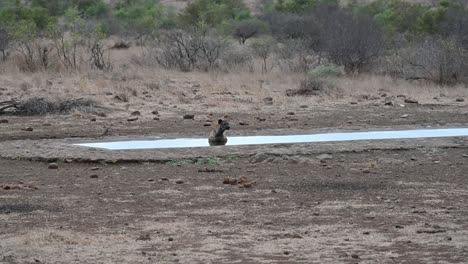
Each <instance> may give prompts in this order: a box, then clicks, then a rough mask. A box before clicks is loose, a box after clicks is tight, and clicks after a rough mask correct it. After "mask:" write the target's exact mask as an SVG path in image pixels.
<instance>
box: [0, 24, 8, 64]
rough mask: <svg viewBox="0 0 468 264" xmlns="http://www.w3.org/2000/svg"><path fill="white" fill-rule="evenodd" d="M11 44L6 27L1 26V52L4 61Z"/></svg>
mask: <svg viewBox="0 0 468 264" xmlns="http://www.w3.org/2000/svg"><path fill="white" fill-rule="evenodd" d="M9 44H10V36H9V35H8V31H7V30H6V29H5V28H0V52H1V53H2V61H5V60H6V57H7V55H6V51H7V49H8V46H9Z"/></svg>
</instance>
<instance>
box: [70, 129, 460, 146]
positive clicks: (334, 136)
mask: <svg viewBox="0 0 468 264" xmlns="http://www.w3.org/2000/svg"><path fill="white" fill-rule="evenodd" d="M462 136H468V128H447V129H415V130H394V131H370V132H341V133H323V134H308V135H283V136H246V137H228V142H227V144H226V145H230V146H235V145H237V146H239V145H263V144H291V143H311V142H333V141H353V140H379V139H410V138H438V137H462ZM75 145H78V146H84V147H93V148H103V149H109V150H126V149H165V148H193V147H209V146H210V145H209V144H208V139H207V138H175V139H153V140H129V141H113V142H96V143H83V144H75Z"/></svg>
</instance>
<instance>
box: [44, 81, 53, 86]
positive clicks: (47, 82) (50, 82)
mask: <svg viewBox="0 0 468 264" xmlns="http://www.w3.org/2000/svg"><path fill="white" fill-rule="evenodd" d="M46 84H47V86H52V85H53V84H54V83H53V82H52V81H50V80H47V81H46Z"/></svg>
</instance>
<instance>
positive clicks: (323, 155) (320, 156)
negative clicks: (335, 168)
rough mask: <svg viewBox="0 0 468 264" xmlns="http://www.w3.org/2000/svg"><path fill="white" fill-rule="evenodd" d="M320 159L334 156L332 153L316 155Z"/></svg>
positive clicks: (328, 158)
mask: <svg viewBox="0 0 468 264" xmlns="http://www.w3.org/2000/svg"><path fill="white" fill-rule="evenodd" d="M316 158H317V159H318V160H321V161H322V160H330V159H333V156H332V155H330V154H321V155H318V156H317V157H316Z"/></svg>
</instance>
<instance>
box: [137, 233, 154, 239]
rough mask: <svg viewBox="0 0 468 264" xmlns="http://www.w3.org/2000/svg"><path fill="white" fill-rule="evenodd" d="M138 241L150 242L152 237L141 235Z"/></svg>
mask: <svg viewBox="0 0 468 264" xmlns="http://www.w3.org/2000/svg"><path fill="white" fill-rule="evenodd" d="M136 240H137V241H138V240H140V241H149V240H151V236H150V234H143V235H140V236H139V237H137V239H136Z"/></svg>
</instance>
